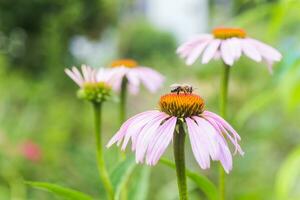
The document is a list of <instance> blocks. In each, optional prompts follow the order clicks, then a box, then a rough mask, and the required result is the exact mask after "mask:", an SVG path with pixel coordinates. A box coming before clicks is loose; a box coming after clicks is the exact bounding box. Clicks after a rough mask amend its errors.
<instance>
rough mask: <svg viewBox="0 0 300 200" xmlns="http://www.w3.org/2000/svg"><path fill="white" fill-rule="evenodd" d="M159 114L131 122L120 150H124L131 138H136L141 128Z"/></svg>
mask: <svg viewBox="0 0 300 200" xmlns="http://www.w3.org/2000/svg"><path fill="white" fill-rule="evenodd" d="M160 113H161V112H160V111H156V112H152V113H151V114H149V113H148V114H146V115H142V116H140V117H137V118H136V119H135V120H133V121H132V123H131V124H130V125H129V127H128V128H127V131H126V134H125V137H124V141H123V144H122V147H121V149H122V150H125V149H126V146H127V144H128V142H129V140H130V139H132V138H133V137H137V136H138V134H139V133H140V132H141V130H142V129H143V127H144V126H146V124H147V123H148V122H149V121H151V120H152V119H154V118H155V117H157V116H158V115H160Z"/></svg>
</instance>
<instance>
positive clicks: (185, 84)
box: [182, 83, 192, 87]
mask: <svg viewBox="0 0 300 200" xmlns="http://www.w3.org/2000/svg"><path fill="white" fill-rule="evenodd" d="M182 86H187V87H192V85H190V84H188V83H183V84H182Z"/></svg>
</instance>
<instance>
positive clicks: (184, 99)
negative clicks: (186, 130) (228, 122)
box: [159, 93, 204, 118]
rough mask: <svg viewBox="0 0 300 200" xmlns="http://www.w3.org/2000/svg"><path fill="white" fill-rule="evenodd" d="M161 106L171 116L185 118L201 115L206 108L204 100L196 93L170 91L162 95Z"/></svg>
mask: <svg viewBox="0 0 300 200" xmlns="http://www.w3.org/2000/svg"><path fill="white" fill-rule="evenodd" d="M159 106H160V110H161V111H162V112H165V113H166V114H168V115H170V116H175V117H180V118H185V117H191V116H195V115H200V114H201V113H202V112H203V110H204V100H203V99H202V98H201V97H200V96H198V95H195V94H183V93H182V94H175V93H170V94H166V95H164V96H161V97H160V101H159Z"/></svg>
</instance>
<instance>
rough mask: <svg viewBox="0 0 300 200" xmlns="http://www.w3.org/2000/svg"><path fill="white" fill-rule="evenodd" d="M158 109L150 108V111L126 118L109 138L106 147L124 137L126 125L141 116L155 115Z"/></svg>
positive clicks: (119, 141) (120, 140)
mask: <svg viewBox="0 0 300 200" xmlns="http://www.w3.org/2000/svg"><path fill="white" fill-rule="evenodd" d="M158 112H159V111H157V110H150V111H146V112H142V113H140V114H137V115H135V116H133V117H131V118H130V119H128V120H127V121H126V122H125V123H124V124H123V125H122V126H121V128H120V129H119V131H118V132H117V133H116V134H115V135H114V136H113V137H112V138H111V139H110V141H109V142H108V144H107V145H106V147H107V148H108V147H110V146H111V145H113V144H114V143H116V142H118V143H119V144H120V143H121V142H122V140H123V138H124V137H125V135H126V133H127V130H128V127H129V126H130V125H131V124H132V123H133V122H135V121H136V120H140V119H142V118H143V117H146V116H149V115H150V116H153V115H156V114H157V113H158Z"/></svg>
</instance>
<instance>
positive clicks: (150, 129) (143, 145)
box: [132, 112, 168, 163]
mask: <svg viewBox="0 0 300 200" xmlns="http://www.w3.org/2000/svg"><path fill="white" fill-rule="evenodd" d="M167 117H168V115H166V114H165V113H163V112H162V113H161V114H160V115H158V116H157V117H155V118H154V119H153V120H151V121H149V123H148V124H147V125H146V126H145V127H144V128H143V129H142V130H141V132H140V134H139V135H138V137H137V138H136V144H135V142H134V141H133V144H132V147H133V150H136V162H137V163H143V162H144V156H145V153H146V151H147V149H148V146H149V142H150V141H151V140H152V139H153V137H154V136H155V133H156V132H158V128H159V126H160V125H161V123H162V121H163V120H164V119H166V118H167Z"/></svg>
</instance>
